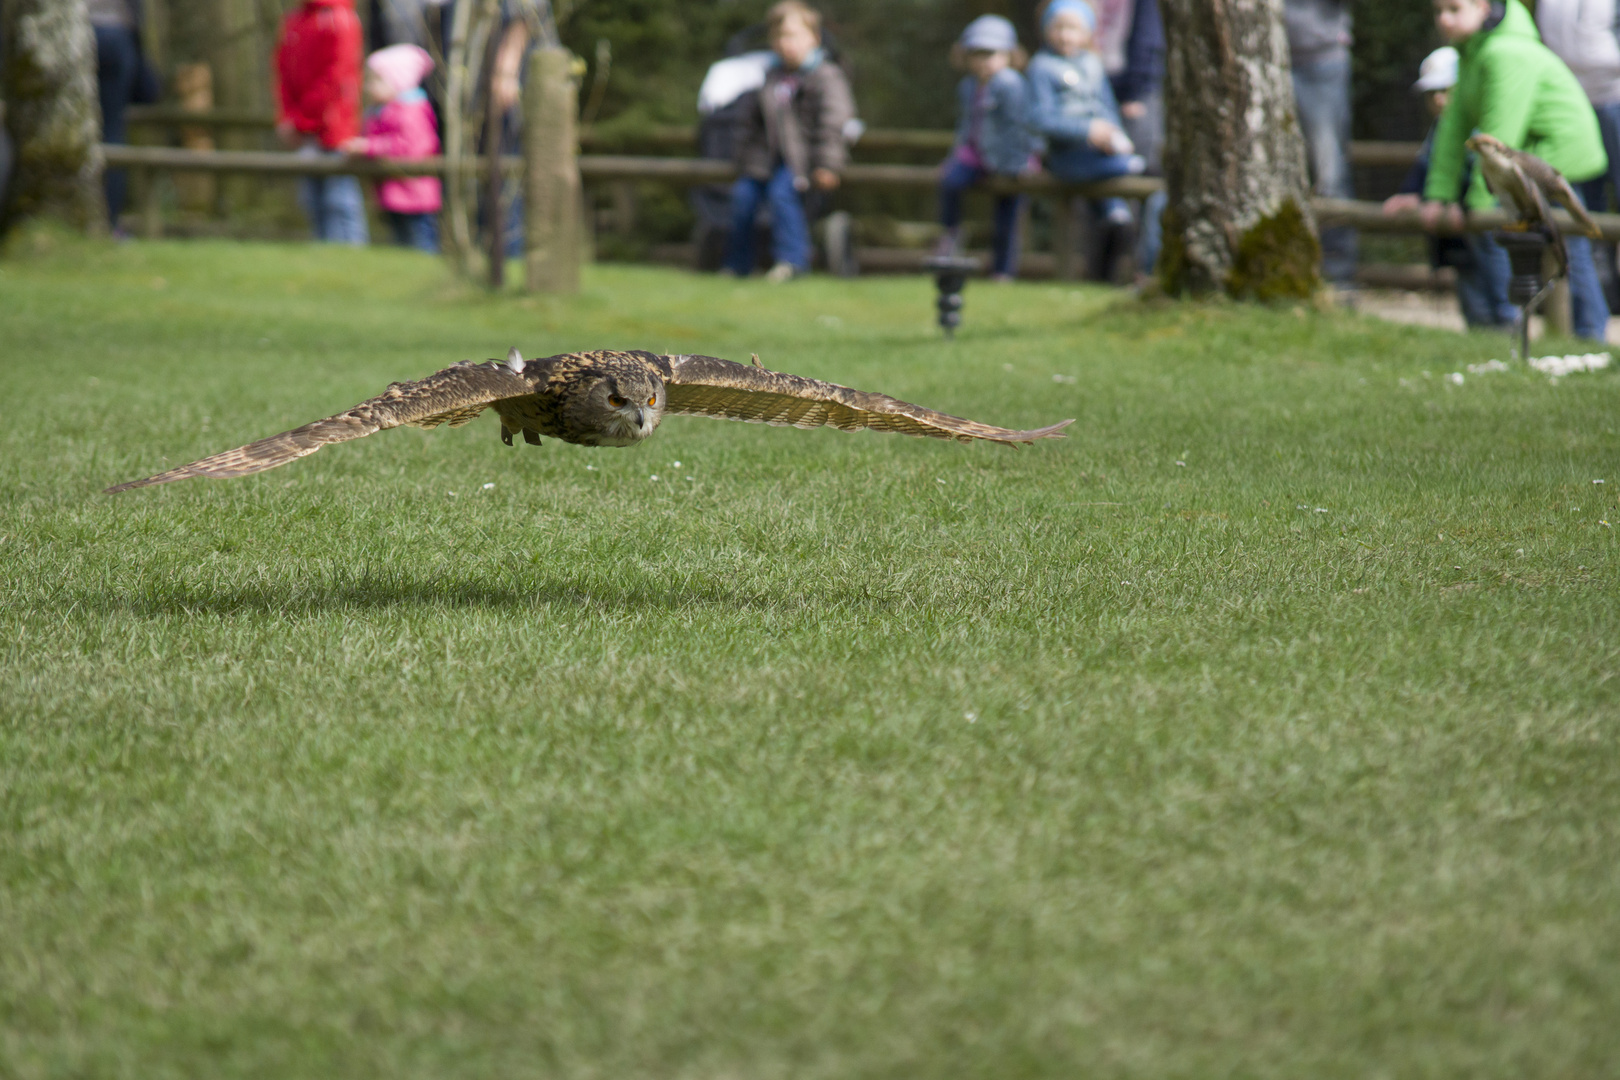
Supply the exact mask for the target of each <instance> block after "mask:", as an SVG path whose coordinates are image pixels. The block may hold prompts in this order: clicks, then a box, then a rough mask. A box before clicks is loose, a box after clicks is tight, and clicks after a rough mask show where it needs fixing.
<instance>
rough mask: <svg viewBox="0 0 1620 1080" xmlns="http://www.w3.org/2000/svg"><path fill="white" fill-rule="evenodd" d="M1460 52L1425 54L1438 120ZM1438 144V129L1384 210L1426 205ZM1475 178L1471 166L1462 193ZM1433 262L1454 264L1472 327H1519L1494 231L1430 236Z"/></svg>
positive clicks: (1425, 75) (1422, 70)
mask: <svg viewBox="0 0 1620 1080" xmlns="http://www.w3.org/2000/svg"><path fill="white" fill-rule="evenodd" d="M1457 60H1458V56H1457V50H1456V49H1454V48H1452V47H1451V46H1450V45H1446V46H1443V47H1441V48H1438V49H1436V50H1434V52H1432V53H1430V54H1429V55H1428V56H1426V57H1424V58H1423V63H1422V65H1420V66H1419V67H1418V79H1417V82H1415V83H1413V84H1412V89H1413V91H1414V92H1416V93H1419V94H1422V95H1423V99H1424V104H1425V105H1426V106H1428V110H1429V116H1430V117H1432V118H1433V119H1435V120H1438V119H1439V118H1440V114H1441V113H1443V112H1445V109H1446V102H1447V100H1448V99H1449V98H1450V96H1451V88H1452V87H1454V86H1456V85H1457ZM1433 142H1434V128H1433V127H1430V129H1429V135H1428V138H1426V139H1425V140H1424V141H1423V149H1422V150H1421V151H1420V152H1419V153H1418V157H1417V160H1416V161H1415V162H1413V163H1412V168H1411V170H1410V171H1408V172H1407V174H1406V179H1405V180H1403V181H1402V182H1401V186H1400V190H1399V191H1398V192H1397V193H1396V194H1394V195H1391V196H1390V197H1389V198H1387V199H1385V200H1384V213H1386V214H1395V213H1399V212H1400V211H1402V210H1416V209H1417V208H1418V207H1419V206H1421V205H1422V203H1423V186H1424V184H1425V183H1426V182H1427V180H1428V176H1429V149H1430V147H1431V145H1432V144H1433ZM1472 181H1473V169H1472V166H1470V167H1469V168H1468V169H1467V170H1465V172H1464V173H1463V177H1462V182H1461V184H1459V185H1458V197H1459V198H1460V197H1461V196H1462V193H1463V192H1465V191H1467V190H1468V185H1469V184H1470V183H1471V182H1472ZM1429 262H1430V264H1431V265H1432V266H1434V267H1436V268H1439V267H1442V266H1450V267H1453V268H1454V269H1455V270H1456V271H1457V305H1458V307H1460V308H1461V309H1462V315H1463V319H1464V321H1466V322H1467V323H1468V325H1469V326H1470V327H1485V328H1490V327H1506V326H1511V325H1513V322H1514V320H1515V319H1517V318H1518V314H1519V311H1518V309H1517V308H1515V307H1514V306H1513V304H1512V303H1511V302H1509V300H1508V295H1507V291H1508V276H1509V273H1510V271H1509V267H1508V258H1507V252H1505V251H1503V250H1502V248H1501V247H1500V246H1499V245H1498V244H1497V243H1496V242H1495V241H1494V240H1492V239H1491V237H1490V234H1488V233H1471V234H1469V235H1467V236H1430V237H1429Z"/></svg>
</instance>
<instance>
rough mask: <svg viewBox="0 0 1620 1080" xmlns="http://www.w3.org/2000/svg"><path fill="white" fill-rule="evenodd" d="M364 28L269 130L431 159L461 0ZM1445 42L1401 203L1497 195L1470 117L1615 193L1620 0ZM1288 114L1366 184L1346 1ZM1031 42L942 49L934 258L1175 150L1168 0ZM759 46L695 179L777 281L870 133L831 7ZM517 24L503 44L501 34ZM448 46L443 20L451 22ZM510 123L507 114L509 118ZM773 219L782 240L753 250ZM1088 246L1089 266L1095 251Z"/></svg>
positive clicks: (407, 234)
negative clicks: (971, 196)
mask: <svg viewBox="0 0 1620 1080" xmlns="http://www.w3.org/2000/svg"><path fill="white" fill-rule="evenodd" d="M368 2H370V3H371V4H372V7H373V10H372V12H371V14H372V19H371V23H372V35H373V40H372V42H371V44H372V45H373V46H374V51H373V53H372V55H371V56H370V58H369V59H368V60H367V61H366V62H365V65H364V71H365V73H366V74H365V80H364V87H365V95H366V101H367V103H368V105H369V106H370V108H369V110H368V111H367V112H365V113H364V114H362V112H361V86H362V63H361V56H362V51H361V49H362V42H361V33H362V31H361V24H360V20H359V18H358V16H357V15H356V13H355V10H354V0H300V3H299V4H298V5H297V6H296V7H294V8H293V9H292V10H291V11H290V12H289V14H288V15H287V17H286V20H285V23H284V26H283V29H282V35H281V39H280V42H279V44H278V45H277V48H276V54H275V57H274V62H273V70H274V72H275V75H276V95H275V96H276V103H277V130H278V132H279V133H280V135H281V137H282V138H283V140H284V141H285V142H286V143H287V145H288V146H289V147H292V148H295V149H296V150H297V152H298V153H301V154H306V155H309V156H311V157H320V156H327V155H335V154H368V155H378V156H419V155H426V154H432V153H435V152H437V150H438V131H437V125H436V114H437V112H438V110H439V108H440V105H439V103H438V102H437V100H436V98H437V96H438V94H439V93H441V92H442V86H440V85H438V84H434V83H430V82H428V81H427V80H428V79H429V76H430V74H431V73H432V72H433V71H434V68H435V64H434V62H433V59H432V58H431V56H430V55H429V54H428V52H427V51H426V50H425V49H424V48H423V45H424V44H429V43H431V39H432V38H433V31H434V30H435V29H436V30H438V31H439V32H440V38H441V39H442V34H443V30H444V27H445V26H446V25H447V21H448V18H449V14H450V11H451V9H452V8H453V5H454V3H455V2H456V0H368ZM1432 2H1433V6H1434V10H1435V19H1436V27H1437V29H1438V30H1439V32H1440V35H1441V36H1442V37H1443V38H1444V39H1446V40H1447V42H1448V45H1447V46H1446V47H1445V48H1442V49H1440V50H1437V51H1436V52H1434V53H1433V54H1432V55H1430V56H1429V57H1428V59H1426V60H1425V61H1424V64H1423V67H1422V70H1421V73H1420V77H1419V80H1418V82H1417V84H1416V85H1415V86H1414V91H1415V92H1417V93H1420V94H1422V95H1424V97H1425V102H1426V105H1427V107H1428V109H1429V112H1430V114H1431V116H1432V117H1433V118H1434V121H1435V123H1434V127H1433V129H1432V130H1431V131H1430V133H1429V137H1428V139H1427V140H1426V141H1425V143H1424V150H1423V153H1422V155H1421V157H1420V159H1419V161H1418V162H1417V164H1416V165H1415V166H1414V167H1413V170H1412V172H1411V173H1410V174H1409V175H1408V177H1407V179H1406V182H1405V183H1404V184H1403V185H1402V188H1401V191H1400V193H1399V194H1397V195H1396V196H1394V197H1393V198H1391V199H1390V200H1388V201H1387V202H1386V204H1385V206H1386V210H1389V211H1391V212H1393V211H1396V210H1400V209H1402V208H1409V207H1420V208H1421V209H1422V213H1423V217H1424V220H1425V222H1426V223H1428V224H1429V225H1430V226H1431V228H1435V227H1438V226H1440V225H1441V224H1443V223H1444V224H1446V225H1449V226H1450V227H1451V228H1452V229H1455V228H1456V227H1457V226H1458V225H1460V224H1461V215H1462V213H1463V211H1464V208H1469V207H1472V208H1481V207H1484V206H1487V205H1490V204H1491V203H1492V202H1493V200H1492V197H1491V195H1490V193H1489V192H1488V191H1487V190H1486V189H1485V187H1484V184H1483V180H1482V177H1481V176H1480V175H1479V174H1478V171H1477V170H1474V169H1472V168H1471V165H1470V162H1469V158H1468V155H1467V152H1466V150H1465V148H1464V147H1463V143H1464V141H1465V140H1466V139H1467V138H1468V137H1469V136H1470V135H1471V134H1473V133H1475V132H1483V133H1487V134H1491V135H1494V136H1496V137H1497V138H1499V139H1501V140H1502V141H1503V142H1505V143H1506V144H1507V145H1508V146H1510V147H1513V148H1516V149H1523V150H1527V151H1529V152H1531V153H1534V154H1536V155H1538V156H1540V157H1542V158H1544V159H1545V160H1547V161H1548V162H1549V163H1550V164H1552V165H1554V166H1555V167H1557V168H1559V169H1560V170H1561V171H1562V172H1564V174H1565V175H1566V176H1568V178H1569V179H1570V180H1571V181H1572V182H1574V183H1575V185H1576V187H1577V190H1578V191H1579V193H1580V195H1581V198H1582V199H1583V201H1584V202H1585V203H1586V204H1587V205H1589V206H1591V207H1594V208H1598V209H1602V208H1605V207H1606V204H1607V200H1608V199H1609V198H1610V197H1611V196H1610V192H1611V190H1614V191H1617V192H1620V186H1617V184H1620V30H1617V19H1620V11H1617V0H1540V2H1539V3H1538V5H1537V9H1536V15H1535V17H1534V18H1532V17H1531V15H1530V12H1529V11H1528V10H1527V9H1526V8H1525V6H1524V5H1523V4H1522V3H1521V0H1432ZM87 6H88V10H89V14H90V18H91V21H92V23H93V25H94V28H95V34H96V44H97V58H98V74H99V85H100V94H101V106H102V115H103V126H104V132H105V138H106V139H107V140H108V141H111V142H119V141H123V138H124V119H123V118H124V111H125V109H126V107H127V106H128V105H129V104H130V103H132V102H138V101H143V100H151V99H153V98H155V96H156V93H157V88H156V85H155V79H154V77H153V76H152V73H151V69H150V67H149V66H148V65H146V64H145V62H144V60H143V58H142V56H141V53H140V42H141V23H142V18H143V11H142V7H141V2H140V0H87ZM1284 18H1285V29H1286V32H1287V39H1288V45H1289V53H1290V62H1291V70H1292V79H1293V86H1294V96H1295V104H1296V116H1297V118H1298V121H1299V124H1300V129H1301V132H1302V134H1303V136H1304V142H1305V148H1306V153H1307V158H1308V164H1309V169H1310V175H1311V179H1312V184H1313V188H1314V190H1315V192H1316V193H1317V194H1319V195H1324V196H1333V197H1340V198H1349V197H1353V195H1354V185H1353V181H1352V172H1351V168H1350V156H1349V144H1350V114H1351V96H1350V74H1351V56H1350V49H1351V45H1352V30H1353V25H1352V19H1351V11H1350V3H1349V0H1285V3H1284ZM1038 27H1039V36H1040V41H1039V45H1040V47H1039V48H1038V50H1037V51H1036V52H1035V55H1034V56H1033V57H1030V56H1029V55H1028V54H1027V53H1026V52H1025V50H1024V49H1023V47H1022V45H1021V43H1020V41H1019V36H1018V31H1017V28H1016V27H1015V26H1014V25H1013V24H1012V23H1011V22H1009V21H1008V20H1006V19H1004V18H1001V17H1000V16H994V15H986V16H982V17H980V18H978V19H975V20H973V21H972V22H971V23H970V24H969V25H968V26H967V27H966V29H964V30H963V31H962V33H961V35H960V36H959V37H958V39H957V41H956V45H955V47H954V48H953V50H952V54H951V61H952V62H953V63H954V64H955V66H956V67H957V68H958V69H959V70H961V71H962V72H963V76H962V79H961V81H960V83H959V84H958V86H957V91H956V100H955V102H954V105H955V121H956V134H955V141H954V145H953V146H952V149H951V152H950V155H949V156H948V157H947V159H946V161H945V162H944V163H943V164H942V166H941V169H940V181H939V209H940V224H941V226H942V229H943V237H942V240H941V242H940V246H939V253H940V254H952V253H955V252H957V251H958V250H959V248H960V246H961V224H962V198H963V194H964V193H965V192H966V191H967V190H968V189H969V188H971V187H973V186H975V185H978V184H981V183H983V182H984V181H985V180H987V179H989V178H992V177H996V176H1019V175H1023V174H1027V173H1030V172H1032V171H1035V170H1038V169H1040V168H1042V167H1044V168H1045V169H1046V170H1048V171H1049V172H1051V173H1052V174H1053V175H1055V176H1057V177H1059V178H1061V179H1064V180H1070V181H1080V182H1083V181H1094V180H1103V179H1108V178H1111V177H1119V176H1128V175H1135V174H1144V173H1145V174H1150V175H1151V174H1155V173H1157V172H1158V171H1160V169H1161V166H1162V154H1163V132H1164V117H1163V112H1164V99H1163V89H1162V86H1163V75H1164V52H1165V39H1164V33H1163V28H1162V26H1161V23H1160V19H1159V12H1158V7H1157V3H1156V0H1046V2H1045V3H1044V4H1043V5H1042V6H1041V7H1040V9H1039V11H1038ZM500 34H501V36H500V38H499V39H498V40H499V47H498V49H496V50H495V52H494V60H493V63H494V64H495V65H496V67H495V69H494V76H495V78H494V79H493V80H492V86H493V89H494V94H495V100H494V102H493V104H494V105H495V108H496V115H497V116H498V117H501V116H505V115H506V114H508V113H509V112H510V111H511V109H512V106H513V105H514V104H515V103H516V100H517V95H518V89H517V84H518V81H519V78H520V77H521V58H522V55H523V52H524V47H525V44H526V41H527V36H526V32H525V29H524V26H523V24H522V21H521V20H519V19H515V18H512V17H510V13H509V12H507V11H506V5H504V4H503V19H502V24H501V28H500ZM765 38H766V40H765V44H766V45H767V46H768V48H767V49H757V48H756V49H755V50H754V51H750V52H740V54H739V55H736V56H732V57H728V58H727V59H725V60H723V61H721V62H719V63H717V64H716V65H715V66H714V67H713V68H711V70H710V73H709V77H708V78H707V79H706V80H705V82H704V86H703V89H702V91H701V92H700V97H699V109H700V113H701V114H702V115H703V117H704V126H703V128H702V129H701V130H702V136H701V137H702V140H703V142H704V144H705V151H706V152H708V153H711V154H713V153H715V152H719V153H724V154H726V155H728V156H730V157H732V158H733V159H734V160H735V161H736V162H737V164H738V168H739V174H740V175H739V177H738V179H737V181H736V182H735V184H734V185H732V186H731V187H730V188H729V190H724V191H720V192H710V193H708V195H707V196H706V198H707V202H703V200H702V199H700V200H699V201H700V204H701V205H700V207H699V209H700V212H701V216H704V217H706V218H708V219H709V220H710V221H711V222H712V223H713V224H714V225H716V226H717V227H720V228H721V229H722V231H723V233H724V234H725V238H724V239H723V241H722V243H723V249H724V250H723V258H722V259H720V260H719V261H720V262H721V265H722V268H723V269H724V270H725V271H726V272H728V273H732V274H736V275H747V274H750V273H753V272H755V271H756V269H760V268H763V270H764V273H765V275H766V276H767V277H768V278H769V279H771V280H774V281H786V280H789V279H791V278H793V277H796V276H798V275H801V274H803V273H805V272H806V271H807V270H808V269H809V267H810V260H811V240H810V227H809V226H810V222H811V220H812V219H813V218H814V217H815V216H817V214H818V213H819V212H823V211H824V210H825V209H826V207H827V206H828V204H829V203H828V200H829V198H830V196H831V195H832V193H833V192H835V191H836V190H837V188H838V187H839V183H840V179H839V178H840V173H841V172H842V170H843V168H844V165H845V163H846V162H847V160H848V152H849V150H848V148H849V144H850V143H851V142H852V141H853V140H854V139H855V138H857V137H858V136H859V133H860V131H861V124H860V121H859V120H858V119H857V118H856V110H855V103H854V98H853V95H852V93H851V90H850V82H849V79H848V77H847V75H846V74H845V71H844V69H843V68H842V67H841V66H840V64H839V62H838V56H837V52H836V49H834V48H832V47H830V46H829V44H828V43H826V42H824V41H823V34H822V24H821V17H820V15H819V13H818V12H817V11H816V10H815V9H814V8H812V7H810V6H809V5H808V4H806V3H804V2H803V0H780V2H779V3H777V4H775V5H774V6H773V7H772V8H771V9H770V11H769V12H768V14H767V17H766V20H765ZM508 39H511V40H508ZM439 44H440V47H441V48H442V40H440V42H439ZM498 137H500V138H502V139H503V140H506V139H509V138H513V137H515V132H507V131H506V129H505V127H502V128H501V129H500V133H499V134H498ZM300 194H301V202H302V204H303V205H304V208H305V210H306V211H307V213H308V215H309V218H310V223H311V228H312V231H313V232H314V234H315V235H316V237H318V238H319V239H322V240H327V241H332V242H340V243H365V242H366V241H367V239H368V236H367V229H366V214H365V207H364V201H363V198H362V195H361V190H360V187H359V184H358V183H357V181H356V180H355V179H354V178H353V177H348V176H341V175H329V176H321V177H310V178H307V179H306V180H305V181H303V183H302V185H301V189H300ZM378 197H379V201H380V203H381V205H382V207H383V210H384V212H385V214H386V215H387V218H388V221H389V223H390V225H391V227H392V229H393V232H394V234H395V237H396V239H398V241H399V242H400V243H402V244H407V245H409V246H412V247H417V248H420V249H422V250H426V251H433V250H436V249H437V245H438V238H437V231H436V214H437V211H438V209H439V200H440V192H439V185H438V181H436V180H433V179H431V178H422V179H416V180H391V181H388V182H386V183H384V184H383V185H381V187H380V190H379V193H378ZM124 201H125V193H124V180H123V177H122V175H121V174H120V173H119V172H118V171H117V170H112V171H109V173H108V176H107V202H108V208H109V212H110V214H111V216H112V220H113V221H114V222H115V223H116V222H117V218H118V213H119V211H120V210H121V209H122V206H123V204H124ZM1162 207H1163V195H1162V194H1160V195H1157V196H1154V197H1153V198H1150V199H1147V200H1142V201H1140V202H1138V203H1136V204H1127V203H1126V202H1125V201H1124V200H1122V199H1102V200H1096V201H1094V202H1092V203H1089V204H1087V207H1086V209H1087V211H1088V212H1089V214H1090V217H1091V220H1092V224H1093V226H1094V227H1093V228H1092V229H1091V230H1089V231H1090V233H1091V235H1092V236H1093V237H1094V238H1095V239H1096V245H1097V248H1098V250H1099V251H1100V253H1101V257H1102V263H1103V266H1102V268H1101V269H1102V273H1104V274H1107V273H1108V270H1107V264H1108V263H1109V262H1111V261H1112V260H1114V259H1116V258H1118V257H1119V256H1121V255H1123V254H1124V253H1125V252H1127V251H1133V250H1134V255H1135V262H1136V264H1137V267H1138V271H1139V272H1140V273H1150V272H1151V271H1152V268H1153V265H1154V262H1155V260H1156V257H1157V252H1158V247H1159V224H1160V211H1161V210H1162ZM1021 210H1022V203H1021V200H1020V198H1019V197H1018V196H1016V195H1013V194H1002V195H999V196H998V197H997V198H996V199H995V203H994V214H993V235H992V261H991V267H990V269H991V273H992V276H993V277H996V278H999V279H1008V278H1011V277H1013V276H1014V275H1016V273H1017V268H1018V254H1019V253H1018V247H1019V238H1018V231H1019V227H1020V220H1021V217H1022V215H1021ZM765 233H768V235H769V240H768V244H769V248H768V251H769V254H768V256H767V257H766V258H764V259H761V258H760V253H759V251H758V250H757V247H758V244H759V241H761V240H763V239H764V234H765ZM1321 239H1322V249H1323V274H1324V277H1325V278H1326V279H1327V280H1328V281H1329V282H1330V283H1332V284H1333V285H1334V286H1336V287H1337V288H1339V289H1341V290H1344V291H1346V292H1350V291H1351V290H1353V289H1354V284H1355V268H1356V254H1357V253H1356V237H1355V234H1354V232H1353V231H1352V230H1349V229H1342V228H1340V229H1324V230H1323V232H1322V237H1321ZM1567 241H1568V248H1569V255H1570V261H1569V279H1570V286H1571V296H1572V305H1573V308H1574V322H1575V327H1576V330H1577V332H1578V333H1580V334H1582V335H1583V336H1587V337H1594V338H1599V337H1602V336H1603V335H1604V333H1605V331H1606V325H1607V320H1608V314H1609V301H1608V299H1607V298H1606V296H1605V287H1604V282H1605V281H1608V282H1609V284H1610V288H1611V289H1612V288H1613V281H1614V277H1615V274H1614V252H1613V249H1612V248H1603V249H1601V250H1600V251H1597V252H1594V250H1593V249H1592V247H1591V245H1590V244H1588V242H1587V241H1586V240H1585V238H1583V237H1569V238H1567ZM1431 258H1432V259H1433V261H1434V263H1435V264H1436V265H1449V266H1452V267H1454V268H1455V269H1456V272H1457V288H1458V297H1459V302H1460V305H1461V307H1462V310H1463V313H1464V315H1465V317H1466V319H1467V320H1468V322H1469V324H1470V325H1473V326H1484V327H1491V326H1501V325H1502V324H1503V323H1505V322H1508V321H1510V320H1511V318H1512V317H1513V308H1512V305H1511V304H1509V303H1508V302H1507V298H1506V282H1507V276H1508V274H1507V269H1506V256H1505V254H1504V252H1503V251H1502V249H1501V248H1500V246H1499V245H1497V244H1495V243H1494V242H1493V241H1492V240H1491V239H1490V237H1489V236H1487V235H1483V234H1473V235H1469V236H1462V237H1446V238H1435V239H1434V240H1433V241H1432V242H1431ZM1094 265H1096V264H1094Z"/></svg>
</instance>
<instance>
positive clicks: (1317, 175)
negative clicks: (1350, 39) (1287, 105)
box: [1293, 51, 1356, 287]
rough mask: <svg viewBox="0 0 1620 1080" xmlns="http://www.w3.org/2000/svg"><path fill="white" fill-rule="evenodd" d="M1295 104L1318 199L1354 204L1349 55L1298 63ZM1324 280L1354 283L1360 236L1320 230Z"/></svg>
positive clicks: (1352, 232) (1351, 231) (1339, 230)
mask: <svg viewBox="0 0 1620 1080" xmlns="http://www.w3.org/2000/svg"><path fill="white" fill-rule="evenodd" d="M1293 71H1294V104H1295V106H1296V108H1297V110H1298V113H1299V127H1300V131H1301V133H1303V134H1304V136H1305V152H1306V156H1307V158H1309V160H1310V165H1311V177H1312V180H1313V183H1314V186H1315V191H1316V194H1317V195H1324V196H1327V197H1328V198H1333V199H1352V198H1354V197H1355V185H1354V183H1353V182H1352V178H1351V175H1350V54H1349V53H1348V52H1347V51H1339V52H1334V53H1330V54H1328V55H1327V56H1324V57H1322V58H1320V59H1311V58H1307V59H1305V60H1304V61H1296V62H1295V64H1294V69H1293ZM1321 239H1322V276H1323V277H1325V278H1327V279H1328V280H1329V281H1331V282H1333V283H1334V284H1335V285H1340V286H1345V287H1348V286H1352V285H1354V284H1355V279H1356V231H1355V230H1354V229H1347V228H1343V227H1338V228H1332V229H1323V230H1322V237H1321Z"/></svg>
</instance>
